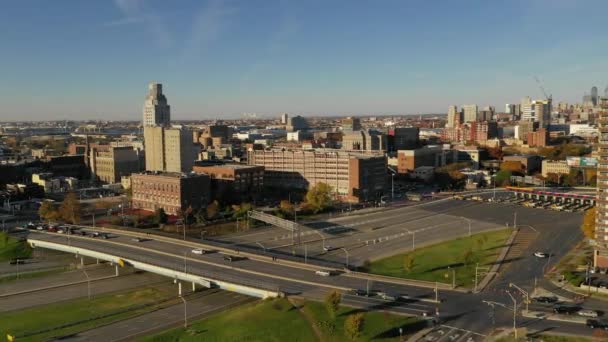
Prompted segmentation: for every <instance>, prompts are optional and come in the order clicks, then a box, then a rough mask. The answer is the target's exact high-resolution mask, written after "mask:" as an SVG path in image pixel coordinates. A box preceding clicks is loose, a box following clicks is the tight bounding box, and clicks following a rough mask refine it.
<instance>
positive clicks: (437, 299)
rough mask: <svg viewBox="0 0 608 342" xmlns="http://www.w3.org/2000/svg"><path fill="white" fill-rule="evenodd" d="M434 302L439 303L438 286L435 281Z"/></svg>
mask: <svg viewBox="0 0 608 342" xmlns="http://www.w3.org/2000/svg"><path fill="white" fill-rule="evenodd" d="M435 303H439V288H438V287H437V282H435Z"/></svg>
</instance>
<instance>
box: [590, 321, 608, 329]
mask: <svg viewBox="0 0 608 342" xmlns="http://www.w3.org/2000/svg"><path fill="white" fill-rule="evenodd" d="M587 326H588V327H589V328H591V329H604V330H606V331H608V321H603V320H602V321H600V320H597V319H588V320H587Z"/></svg>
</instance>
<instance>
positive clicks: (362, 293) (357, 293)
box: [350, 289, 368, 297]
mask: <svg viewBox="0 0 608 342" xmlns="http://www.w3.org/2000/svg"><path fill="white" fill-rule="evenodd" d="M350 293H351V294H352V295H355V296H365V297H367V296H368V293H367V291H365V290H360V289H354V290H352V291H351V292H350Z"/></svg>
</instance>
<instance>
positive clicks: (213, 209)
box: [207, 201, 220, 220]
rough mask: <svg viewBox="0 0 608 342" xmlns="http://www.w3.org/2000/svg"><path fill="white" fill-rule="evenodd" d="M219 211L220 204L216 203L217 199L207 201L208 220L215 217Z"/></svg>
mask: <svg viewBox="0 0 608 342" xmlns="http://www.w3.org/2000/svg"><path fill="white" fill-rule="evenodd" d="M219 211H220V205H219V203H217V201H213V202H211V203H209V205H208V206H207V218H208V219H210V220H211V219H213V218H215V216H216V215H217V213H218V212H219Z"/></svg>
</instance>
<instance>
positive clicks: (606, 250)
mask: <svg viewBox="0 0 608 342" xmlns="http://www.w3.org/2000/svg"><path fill="white" fill-rule="evenodd" d="M600 106H601V111H600V112H599V120H598V121H599V130H600V135H599V140H598V157H599V158H598V164H597V204H596V205H597V214H596V215H597V216H596V219H595V241H596V243H597V244H596V250H595V251H594V256H593V264H594V266H595V267H602V268H608V98H601V99H600Z"/></svg>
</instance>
